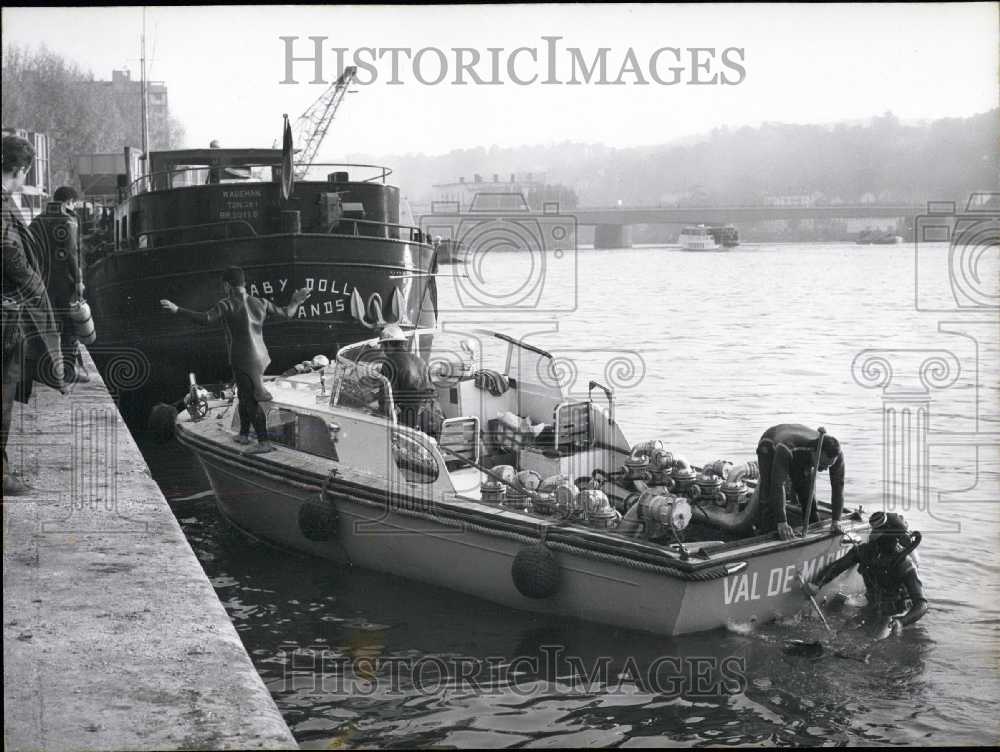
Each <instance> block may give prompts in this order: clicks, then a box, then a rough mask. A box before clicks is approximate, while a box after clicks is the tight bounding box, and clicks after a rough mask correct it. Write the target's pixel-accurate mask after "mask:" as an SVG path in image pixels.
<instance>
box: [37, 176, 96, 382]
mask: <svg viewBox="0 0 1000 752" xmlns="http://www.w3.org/2000/svg"><path fill="white" fill-rule="evenodd" d="M79 199H80V194H79V193H77V191H76V189H75V188H73V187H72V186H69V185H64V186H60V187H59V188H57V189H56V192H55V193H54V194H52V201H50V202H49V204H48V206H47V207H46V209H45V212H44V213H42V214H39V215H38V216H37V217H35V219H34V220H33V221H32V223H31V226H30V228H29V229H30V230H31V233H32V235H33V236H34V238H35V241H36V247H37V249H38V252H39V255H40V258H39V268H40V269H41V270H42V271H43V274H44V276H45V281H46V288H47V289H48V292H49V300H50V301H51V303H52V312H53V314H55V317H56V325H57V326H58V327H59V344H60V347H61V349H62V354H63V368H64V379H65V381H66V382H67V383H72V382H74V381H90V377H89V376H88V375H87V374H86V372H85V371H84V370H82V369H80V368H79V367H78V366H80V365H82V363H83V359H82V358H81V357H80V353H79V348H80V342H79V340H78V339H77V336H76V326H75V325H74V323H73V320H72V319H71V318H70V317H69V311H70V303H71V302H72V301H73V299H74V298H82V297H83V292H84V285H83V272H82V268H81V265H80V221H79V219H78V218H77V216H76V212H75V211H74V210H75V208H76V203H77V201H79Z"/></svg>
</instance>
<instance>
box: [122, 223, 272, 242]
mask: <svg viewBox="0 0 1000 752" xmlns="http://www.w3.org/2000/svg"><path fill="white" fill-rule="evenodd" d="M230 225H237V226H241V225H242V226H244V227H246V229H247V230H249V231H250V232H249V235H251V236H254V235H256V234H257V231H256V230H255V229H254V227H253V225H252V224H250V223H249V222H247V221H246V220H245V219H224V220H220V221H219V222H204V223H202V224H197V225H177V226H176V227H159V228H157V229H154V230H143V231H142V232H140V233H138V234H137V235H136V242H138V244H139V247H140V248H144V247H145V245H144V244H143V241H142V238H148V237H149V236H150V235H159V234H161V233H164V232H184V231H186V230H205V229H208V228H209V227H225V228H226V240H228V239H229V237H230V236H229V226H230ZM240 237H245V236H240Z"/></svg>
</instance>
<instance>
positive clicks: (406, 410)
mask: <svg viewBox="0 0 1000 752" xmlns="http://www.w3.org/2000/svg"><path fill="white" fill-rule="evenodd" d="M406 344H407V343H406V335H405V334H404V333H403V330H402V328H401V327H400V326H399V325H398V324H389V325H387V326H386V327H385V328H384V329H383V330H382V334H381V335H380V336H379V347H380V348H381V353H380V355H379V357H378V362H379V363H381V373H382V375H383V376H385V377H386V379H388V381H389V385H390V386H391V387H392V396H393V400H394V402H395V406H396V414H397V419H398V420H399V422H400V423H402V424H403V425H404V426H409V427H410V428H416V429H417V430H418V431H423V432H424V433H426V434H427V435H428V436H434V437H437V436H438V435H439V434H440V433H441V422H442V419H443V417H444V416H443V415H442V413H441V408H440V406H439V405H438V403H437V390H436V389H435V388H434V384H433V383H432V382H431V378H430V372H429V370H428V368H427V364H426V363H424V361H423V360H422V359H421V358H420V356H419V355H414V354H413V353H411V352H410V351H409V350H407V346H406ZM379 408H380V409H381V410H382V412H383V413H384V414H385V413H387V412H388V406H387V400H386V397H385V395H381V396H380V397H379Z"/></svg>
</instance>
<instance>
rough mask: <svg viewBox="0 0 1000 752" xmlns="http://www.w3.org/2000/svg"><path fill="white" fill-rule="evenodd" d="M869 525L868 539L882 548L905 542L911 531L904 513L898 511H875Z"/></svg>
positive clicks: (869, 519)
mask: <svg viewBox="0 0 1000 752" xmlns="http://www.w3.org/2000/svg"><path fill="white" fill-rule="evenodd" d="M868 525H869V526H870V527H871V534H870V535H869V537H868V539H869V540H870V541H873V542H874V543H876V544H877V545H878V546H879V547H880V548H892V547H893V546H894V545H895V544H896V543H897V542H899V543H903V542H905V541H906V539H907V537H908V533H909V526H908V525H907V524H906V520H905V519H903V515H901V514H897V513H896V512H883V511H881V510H880V511H878V512H875V513H874V514H873V515H872V516H871V517H869V518H868Z"/></svg>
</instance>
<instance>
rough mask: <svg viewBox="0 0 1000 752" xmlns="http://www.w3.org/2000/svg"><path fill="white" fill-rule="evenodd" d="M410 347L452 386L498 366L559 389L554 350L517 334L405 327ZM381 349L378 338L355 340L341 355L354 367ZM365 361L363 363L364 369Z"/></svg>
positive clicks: (436, 378) (437, 380)
mask: <svg viewBox="0 0 1000 752" xmlns="http://www.w3.org/2000/svg"><path fill="white" fill-rule="evenodd" d="M406 335H407V338H408V342H409V349H410V351H411V352H414V353H417V354H419V355H420V357H422V358H423V359H424V361H425V362H426V363H427V365H428V367H429V369H430V375H431V380H432V381H433V382H434V384H435V386H438V387H442V386H451V385H454V384H456V383H457V382H458V381H460V380H462V379H463V378H469V377H471V375H472V374H474V373H475V372H477V371H494V372H496V373H497V374H502V375H504V376H508V377H511V378H514V379H515V380H516V381H517V382H518V383H524V384H534V385H536V388H537V389H541V390H543V391H546V392H549V391H551V392H552V393H553V394H555V395H558V394H559V393H560V383H561V380H560V378H559V375H558V373H557V372H556V371H557V369H556V366H555V362H554V361H553V358H552V355H551V354H549V353H548V352H546V351H545V350H542V349H540V348H537V347H535V346H534V345H531V344H528V343H527V342H522V341H520V340H517V339H515V338H513V337H510V336H508V335H506V334H502V333H500V332H495V331H492V330H489V329H479V328H473V327H469V328H459V327H454V328H452V327H448V326H446V327H445V328H444V330H433V329H416V330H408V331H407V332H406ZM377 349H378V338H377V337H372V338H371V339H367V340H363V341H361V342H356V343H354V344H351V345H347V346H345V347H342V348H341V349H340V352H339V353H337V361H338V362H339V363H340V364H341V366H343V367H344V368H346V369H356V368H357V367H358V364H359V363H364V362H365V361H366V358H365V355H366V354H367V353H370V352H371V351H373V350H377ZM364 368H365V366H362V369H364Z"/></svg>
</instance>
